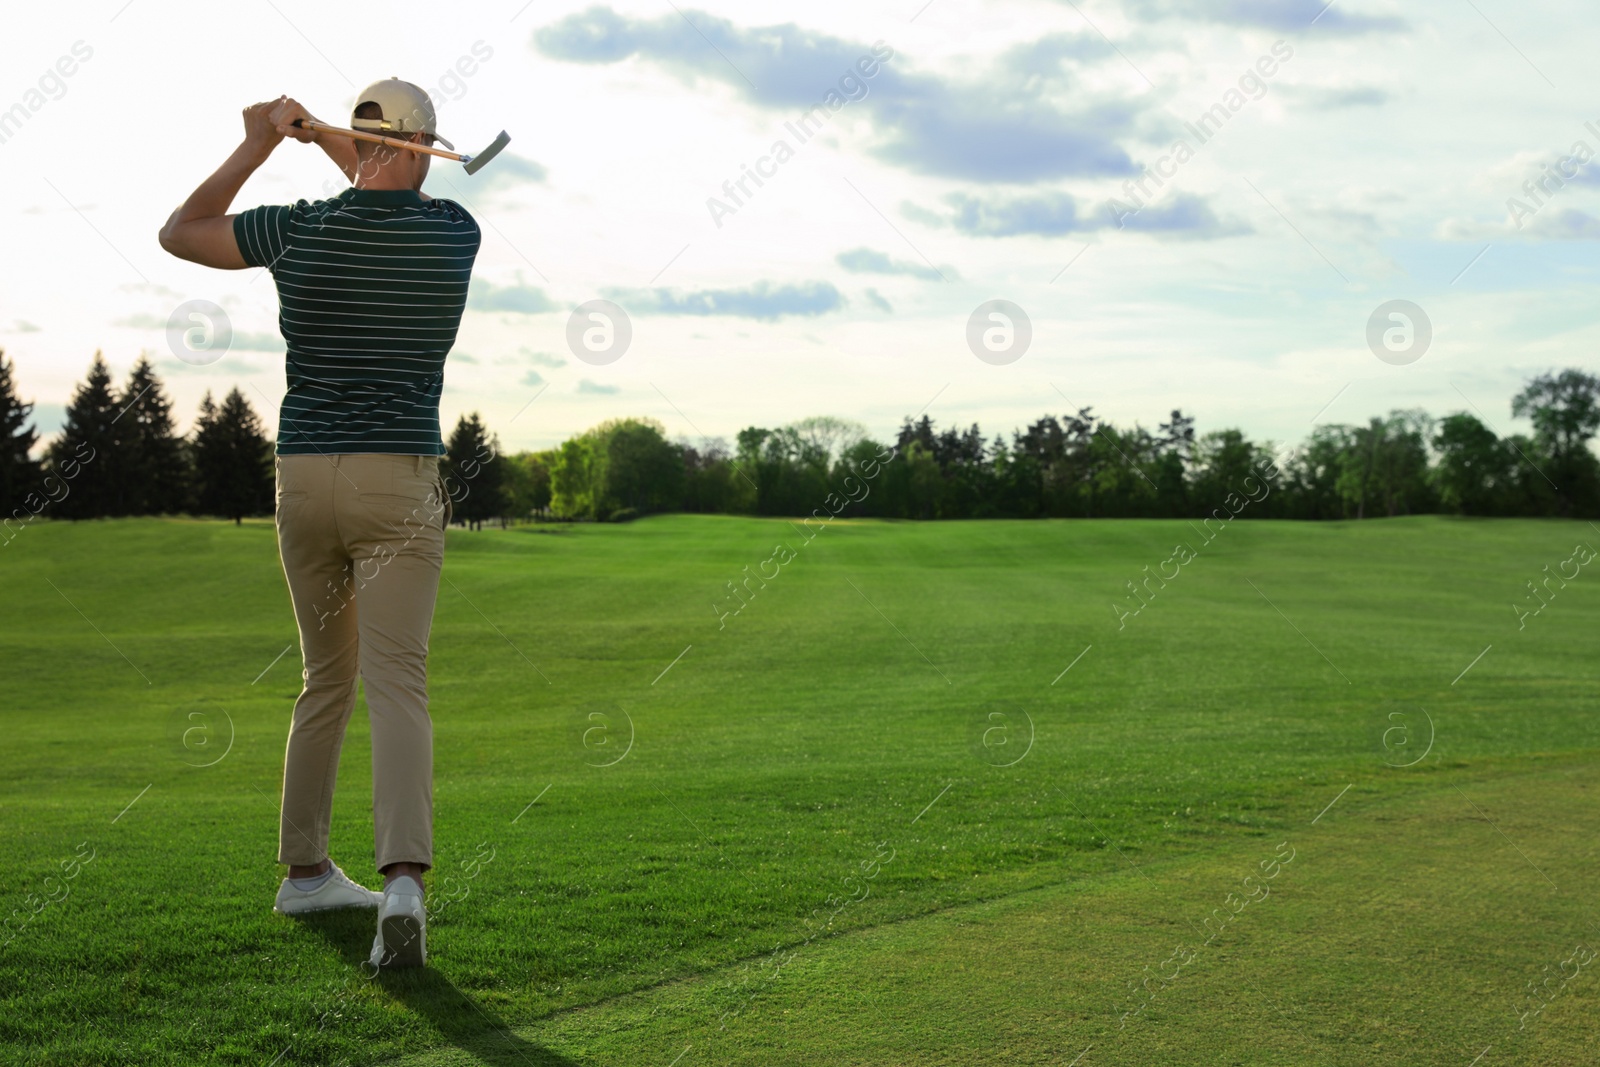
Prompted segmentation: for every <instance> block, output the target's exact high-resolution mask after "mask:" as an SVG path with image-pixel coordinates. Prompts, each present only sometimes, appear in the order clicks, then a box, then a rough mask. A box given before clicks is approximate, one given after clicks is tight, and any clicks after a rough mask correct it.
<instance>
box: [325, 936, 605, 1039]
mask: <svg viewBox="0 0 1600 1067" xmlns="http://www.w3.org/2000/svg"><path fill="white" fill-rule="evenodd" d="M372 916H373V913H372V912H370V911H365V910H351V911H329V912H321V913H317V914H312V915H307V916H303V917H302V918H301V919H300V920H299V921H300V923H301V925H302V926H304V927H305V928H306V929H307V930H312V931H315V932H316V933H318V934H321V935H322V937H323V938H324V939H325V940H326V941H327V942H328V944H329V945H331V946H332V947H333V949H334V950H335V951H336V952H338V953H339V955H340V957H342V958H343V959H344V961H345V962H346V963H347V964H349V965H350V967H351V968H352V969H356V968H359V971H360V973H361V975H362V976H363V977H365V976H367V975H370V974H371V973H372V969H371V967H370V966H368V965H367V956H368V954H369V953H370V952H371V951H372V935H373V931H374V920H373V917H372ZM374 981H376V982H377V983H378V985H379V986H381V987H382V988H383V990H384V991H385V992H387V993H388V994H389V995H390V996H392V997H394V998H395V999H396V1000H398V1001H399V1002H400V1003H402V1004H404V1005H405V1006H406V1007H407V1008H410V1009H411V1010H412V1011H413V1012H415V1013H416V1014H417V1015H419V1016H421V1017H422V1018H424V1019H426V1020H428V1022H430V1023H432V1024H433V1027H434V1029H436V1030H438V1031H439V1035H440V1037H442V1038H443V1039H444V1040H445V1041H446V1042H448V1043H449V1044H451V1045H454V1046H455V1047H456V1048H458V1049H460V1050H461V1051H462V1052H465V1053H466V1054H467V1055H469V1056H471V1057H472V1058H473V1062H475V1063H482V1064H488V1065H489V1067H580V1065H579V1064H578V1062H577V1061H576V1060H572V1059H568V1058H567V1057H565V1056H563V1055H561V1054H559V1053H556V1052H552V1051H551V1050H549V1049H547V1048H543V1047H541V1046H539V1045H535V1044H533V1043H531V1042H528V1041H524V1040H523V1039H522V1038H520V1037H518V1036H517V1035H516V1034H515V1033H513V1032H512V1030H511V1027H510V1026H508V1025H507V1024H506V1023H505V1022H504V1021H503V1020H502V1019H501V1018H500V1017H499V1016H497V1015H495V1014H494V1013H493V1012H492V1011H490V1010H489V1009H487V1008H485V1007H484V1006H483V1005H482V1004H479V1003H478V1002H477V1001H475V1000H473V999H472V998H471V997H469V996H467V994H466V993H463V992H462V991H461V990H460V989H458V988H456V985H455V983H453V982H451V981H450V980H449V979H448V978H446V977H445V976H444V975H443V974H440V973H439V971H437V970H435V969H434V967H433V966H431V965H430V966H427V967H422V968H419V969H416V970H394V971H391V970H383V971H379V972H378V976H377V978H375V979H374Z"/></svg>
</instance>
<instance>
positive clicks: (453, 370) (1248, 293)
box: [0, 0, 1600, 451]
mask: <svg viewBox="0 0 1600 1067" xmlns="http://www.w3.org/2000/svg"><path fill="white" fill-rule="evenodd" d="M9 26H10V28H11V32H9V33H8V34H6V35H5V37H4V39H3V40H0V72H3V73H0V138H3V140H0V203H3V204H4V205H5V208H4V210H5V213H6V230H7V238H8V239H7V241H6V242H5V250H6V252H7V254H6V255H4V256H3V258H0V348H3V349H4V350H5V352H6V354H7V356H8V357H9V358H11V359H12V360H14V362H15V364H16V367H17V377H18V382H19V386H20V389H21V392H22V395H23V398H24V399H25V400H30V401H33V402H34V403H35V404H36V405H37V407H36V412H35V414H36V418H37V422H38V424H39V428H40V430H41V431H42V432H43V433H45V434H47V435H48V434H50V433H52V432H54V431H55V430H56V429H57V428H58V426H59V424H60V421H61V417H62V411H63V408H64V405H65V404H66V402H67V400H68V398H69V397H70V395H71V392H72V389H73V387H74V385H75V384H76V383H77V382H78V381H80V380H81V379H82V378H83V376H84V372H85V371H86V369H87V367H88V365H89V362H90V360H91V358H92V356H93V354H94V352H95V351H96V350H99V351H102V352H103V353H104V355H105V358H106V359H107V361H108V362H109V363H110V365H111V367H112V368H113V372H114V373H115V374H116V376H117V377H118V378H119V380H120V379H121V378H123V377H124V376H125V375H126V373H127V370H128V368H129V367H130V366H131V365H132V364H133V362H134V361H135V360H136V359H137V358H138V357H139V355H140V354H141V353H145V354H147V355H148V356H149V358H150V359H151V360H152V361H153V362H154V364H155V366H156V368H157V370H158V372H159V373H160V374H161V375H162V377H163V379H164V381H165V383H166V385H167V388H168V391H169V393H170V395H171V396H172V398H173V400H174V404H175V411H176V415H177V417H178V419H179V425H180V429H184V430H186V429H187V428H188V427H189V425H190V423H191V420H192V418H193V415H194V413H195V410H196V408H197V407H198V405H199V402H200V398H201V396H202V394H203V393H204V392H205V391H207V390H211V391H213V392H216V393H221V392H225V391H226V390H228V389H229V388H231V387H233V386H235V385H237V386H238V387H239V388H241V389H242V390H243V391H244V392H245V395H246V396H247V397H248V398H249V399H250V400H251V401H252V403H253V404H254V405H255V406H256V408H257V410H258V411H260V412H261V413H262V414H263V416H264V420H265V421H266V423H267V424H268V425H269V427H275V426H276V415H277V410H276V409H277V404H278V401H279V399H280V398H281V396H282V391H283V387H284V375H283V358H284V357H283V344H282V341H281V340H280V339H279V337H278V333H277V312H278V307H277V299H276V294H275V292H274V290H273V287H272V280H271V278H270V276H268V275H266V274H265V273H264V272H262V271H259V270H247V271H238V272H228V271H214V270H208V269H206V268H203V267H198V266H195V265H193V264H188V263H184V262H181V261H179V260H177V259H175V258H173V257H171V256H170V255H168V254H167V253H165V252H164V251H163V250H162V249H161V248H160V246H159V244H158V243H157V240H156V234H157V231H158V230H159V228H160V226H161V224H162V223H163V222H164V221H165V219H166V218H167V216H168V215H169V214H170V212H171V211H172V210H173V209H174V208H175V207H177V205H178V204H179V203H181V202H182V200H183V199H184V197H185V196H187V194H188V193H189V192H190V191H191V190H192V189H193V188H194V187H195V186H196V185H198V184H199V183H200V181H202V180H203V179H204V178H205V177H206V176H207V175H208V174H209V173H210V172H211V171H212V170H213V169H214V168H215V167H216V166H217V165H218V164H220V163H221V162H222V160H223V159H225V158H226V157H227V156H228V154H229V153H230V152H231V151H232V150H233V148H234V147H235V146H236V145H237V144H238V142H239V140H240V139H241V137H242V124H241V120H240V111H241V110H242V109H243V108H244V107H245V106H247V105H249V104H251V103H254V102H256V101H260V100H266V99H272V98H276V97H277V96H279V95H281V94H288V95H290V96H292V97H294V98H295V99H297V100H299V101H301V102H302V103H304V104H305V105H306V106H307V107H308V108H309V109H310V110H311V111H312V112H313V113H314V114H316V115H317V116H318V117H319V118H321V119H323V120H324V121H327V122H330V123H336V124H340V125H343V124H347V121H348V118H349V111H350V108H351V106H352V104H353V103H354V94H355V93H356V92H357V90H358V89H359V88H360V87H361V86H364V85H366V84H367V83H369V82H371V81H373V80H376V79H378V78H383V77H391V76H394V77H401V78H405V79H407V80H409V81H413V82H416V83H417V84H419V85H422V86H423V87H425V88H427V89H428V90H429V91H430V93H431V94H432V95H433V97H434V99H435V101H436V103H437V104H438V107H439V123H440V132H441V133H443V134H444V135H445V136H446V137H448V138H450V139H451V140H452V141H453V142H455V144H456V147H457V148H458V149H460V150H462V151H467V152H472V151H476V150H478V149H479V148H481V147H483V146H485V145H487V144H488V143H489V142H490V141H491V140H492V139H493V138H494V136H495V135H496V134H497V133H498V132H499V131H500V130H502V129H504V130H506V131H508V132H509V133H510V135H511V138H512V141H511V145H510V147H509V148H508V149H506V151H505V152H504V153H503V154H502V155H501V156H500V157H499V158H498V159H496V160H495V161H494V162H492V163H491V164H489V166H487V167H485V168H484V169H483V170H482V171H480V172H479V173H478V174H476V175H472V176H468V175H465V174H464V173H463V172H462V170H461V168H460V166H459V165H457V164H454V163H449V162H445V161H435V164H434V166H433V169H432V172H431V175H430V178H429V181H428V184H427V186H426V187H425V189H426V191H427V192H428V193H430V194H431V195H434V196H445V197H449V198H451V199H455V200H458V201H459V202H461V203H462V204H464V205H465V206H466V207H467V208H468V210H469V211H470V212H471V213H472V214H473V215H474V216H475V217H476V218H477V219H478V220H479V222H480V224H481V226H482V228H483V231H484V241H483V246H482V250H481V252H480V254H479V257H478V260H477V265H476V270H475V274H474V283H473V289H472V292H471V296H470V298H469V306H468V310H467V312H466V315H465V317H464V319H463V321H462V325H461V330H460V335H459V338H458V341H457V344H456V347H455V349H454V351H453V352H452V354H451V356H450V360H449V362H448V365H447V370H446V379H445V389H444V396H443V401H442V405H441V416H442V419H443V421H444V422H445V424H446V426H448V425H450V424H451V423H453V422H454V421H455V419H456V417H457V416H458V415H460V414H462V413H465V412H470V411H477V412H480V413H481V414H482V415H483V417H484V418H485V420H486V421H487V422H488V424H489V426H490V428H491V429H492V430H494V431H495V432H497V433H498V434H499V436H500V439H501V442H502V444H503V446H504V447H505V448H507V449H508V450H512V451H515V450H519V449H524V448H545V447H550V446H552V445H554V444H557V443H559V442H560V441H561V440H563V439H565V438H566V437H569V436H571V435H572V434H574V433H578V432H581V431H582V430H584V429H586V428H587V427H589V426H592V425H594V424H596V423H598V422H600V421H602V420H604V419H607V418H612V417H620V416H644V417H650V418H654V419H657V420H659V421H660V422H661V423H662V424H663V425H664V426H665V428H666V429H667V431H668V433H669V435H671V436H673V437H685V438H689V439H691V440H696V439H699V438H701V437H723V438H725V439H730V440H731V439H732V438H733V436H734V435H735V434H737V432H738V431H739V430H740V429H741V428H743V427H745V426H750V425H761V426H776V425H781V424H784V423H788V422H793V421H795V420H798V419H801V418H804V417H807V416H812V415H833V416H837V417H841V418H846V419H852V420H855V421H858V422H860V423H862V424H863V425H864V426H865V427H866V428H867V429H868V431H869V432H871V433H873V434H874V435H876V436H879V437H884V436H891V435H892V434H893V431H894V429H895V427H896V426H897V425H898V424H899V423H900V421H901V419H903V418H904V417H907V416H916V415H920V414H924V413H925V414H927V415H929V416H930V417H932V418H933V419H934V420H935V422H936V423H937V424H939V425H951V424H955V425H959V426H965V425H967V424H969V423H972V422H977V423H979V424H980V425H981V426H982V427H983V430H984V432H985V433H986V434H987V435H989V436H991V437H992V436H993V435H994V434H995V433H997V432H1004V433H1007V434H1009V433H1010V432H1011V431H1012V430H1013V429H1016V428H1018V427H1021V426H1024V425H1026V423H1028V422H1030V421H1032V420H1033V419H1035V418H1037V417H1039V416H1040V415H1042V414H1045V413H1054V414H1061V413H1063V412H1067V411H1075V410H1077V409H1078V408H1081V407H1092V408H1093V410H1094V412H1095V413H1096V414H1097V415H1099V416H1101V417H1103V418H1107V419H1110V420H1112V421H1113V422H1116V423H1117V424H1119V425H1124V426H1127V425H1131V424H1133V423H1135V422H1137V423H1140V424H1142V425H1144V426H1146V427H1147V428H1150V429H1152V430H1153V429H1154V428H1155V427H1156V425H1157V424H1158V423H1160V422H1162V421H1164V420H1165V419H1166V418H1167V416H1168V415H1169V413H1170V412H1171V411H1172V410H1173V409H1174V408H1181V409H1182V410H1184V411H1185V412H1186V413H1188V414H1190V415H1193V416H1195V417H1196V418H1197V420H1198V429H1199V430H1200V431H1201V432H1205V431H1208V430H1217V429H1222V428H1225V427H1239V428H1241V429H1243V430H1245V431H1246V432H1247V433H1248V434H1249V435H1251V436H1252V437H1255V438H1258V439H1269V440H1274V441H1278V442H1280V443H1290V442H1294V441H1297V440H1299V439H1301V438H1303V437H1304V436H1305V435H1306V434H1307V433H1309V432H1310V430H1311V429H1312V428H1313V426H1315V425H1321V424H1326V423H1330V422H1364V421H1365V420H1366V419H1367V418H1369V417H1371V416H1374V415H1381V414H1384V413H1386V412H1388V411H1389V410H1391V409H1395V408H1409V407H1422V408H1425V409H1427V410H1428V411H1430V412H1432V413H1433V414H1435V415H1443V414H1445V413H1448V412H1451V411H1471V412H1474V413H1476V414H1478V415H1479V416H1480V417H1481V418H1483V419H1484V421H1485V422H1487V423H1488V424H1489V425H1490V426H1492V427H1494V428H1495V429H1496V430H1497V431H1499V432H1501V433H1509V432H1513V431H1524V432H1525V431H1526V429H1527V426H1526V424H1525V423H1519V422H1518V421H1517V420H1513V419H1512V418H1511V414H1510V398H1511V397H1512V396H1513V395H1514V394H1515V393H1516V391H1517V390H1518V389H1519V388H1520V386H1521V384H1522V382H1523V381H1524V380H1525V379H1526V378H1528V377H1530V376H1532V375H1534V374H1538V373H1541V372H1544V371H1548V370H1553V369H1559V368H1563V367H1580V368H1583V369H1586V370H1590V371H1594V370H1597V369H1600V366H1597V362H1600V361H1597V359H1596V356H1595V351H1596V340H1597V325H1596V316H1595V292H1596V290H1595V282H1596V280H1597V274H1600V255H1597V251H1600V163H1594V164H1589V163H1588V162H1587V161H1588V160H1589V159H1590V158H1591V157H1593V156H1594V154H1595V153H1596V152H1600V94H1597V93H1596V92H1595V91H1594V88H1595V85H1594V83H1595V81H1596V80H1597V77H1596V73H1595V71H1596V64H1594V62H1593V61H1592V59H1591V57H1590V55H1589V54H1588V53H1589V52H1590V51H1591V50H1592V49H1591V46H1592V45H1593V43H1594V40H1595V37H1596V32H1597V31H1600V15H1597V14H1596V11H1595V9H1594V8H1593V7H1592V5H1585V4H1581V3H1579V2H1578V0H1549V2H1538V0H1536V2H1535V3H1532V4H1515V3H1511V2H1509V0H1450V2H1437V3H1408V4H1401V3H1398V2H1393V0H1335V2H1334V3H1333V4H1331V5H1327V6H1324V2H1323V0H1183V2H1180V0H1120V2H1117V3H1111V2H1106V0H1015V2H1009V0H1008V2H990V3H985V2H979V0H904V2H901V0H894V2H886V3H873V2H861V0H856V2H851V3H839V2H833V0H812V2H809V3H806V4H784V5H779V4H773V3H758V2H746V3H742V4H705V5H699V4H696V5H692V6H691V5H686V4H684V3H682V2H681V0H677V2H676V3H675V2H661V0H643V2H640V3H609V4H589V3H559V2H554V0H533V2H528V0H507V2H499V0H496V2H484V3H477V2H474V3H470V4H456V5H447V6H443V7H441V6H437V5H422V4H415V3H391V4H384V5H381V6H375V5H372V4H370V3H365V4H343V3H328V2H321V3H310V2H305V0H241V2H240V3H236V4H229V5H218V4H199V3H194V4H185V3H171V2H163V0H131V2H129V0H107V2H99V0H96V2H93V3H79V4H62V5H53V6H45V5H33V6H30V7H28V8H26V9H24V10H22V11H18V12H13V13H12V15H11V16H10V20H9ZM69 72H70V73H69ZM8 116H9V118H8ZM1207 116H1209V118H1207ZM1588 124H1592V125H1588ZM752 172H755V173H756V175H757V178H759V184H758V181H757V178H751V177H749V175H750V174H751V173H752ZM741 180H742V182H743V187H742V189H741V187H740V182H741ZM1541 182H1542V183H1543V184H1542V185H1540V184H1536V183H1541ZM345 185H346V183H345V182H344V180H343V179H342V176H340V175H339V174H338V173H337V171H336V170H335V169H334V168H333V166H332V164H331V163H329V162H328V160H327V159H326V157H324V156H323V155H322V153H321V152H320V151H319V150H318V149H317V148H316V147H314V146H309V145H301V144H298V143H292V142H285V143H284V144H283V145H281V146H280V147H279V148H278V150H277V151H276V152H275V153H274V155H273V156H272V158H271V159H270V160H269V161H268V162H267V163H266V164H265V165H264V166H263V167H262V168H261V169H260V170H259V171H257V172H256V174H255V175H254V176H253V177H252V178H251V179H250V181H249V182H248V183H247V184H246V185H245V186H244V189H243V190H242V191H241V193H240V196H239V198H238V200H237V201H236V202H235V209H236V210H242V209H244V208H247V207H253V206H255V205H257V204H262V203H291V202H293V201H295V200H298V199H307V200H315V199H318V198H321V197H326V196H328V195H332V194H334V193H337V192H339V191H340V190H342V189H343V188H345ZM595 300H604V301H609V302H611V304H612V305H615V306H616V307H620V308H621V309H622V312H623V313H624V314H625V315H626V327H625V328H624V329H620V330H619V329H617V328H615V327H616V324H615V323H613V328H611V329H610V331H609V335H610V336H611V337H612V338H613V343H614V340H615V338H617V337H620V336H622V334H623V333H629V334H631V339H630V340H629V342H628V344H627V347H626V348H625V349H622V350H620V354H617V352H618V351H619V350H617V349H615V348H613V349H612V350H611V351H609V352H606V353H603V354H602V355H597V354H596V353H595V352H593V351H591V350H590V349H589V348H586V347H585V345H584V341H583V337H584V331H585V330H586V329H589V330H592V329H594V328H600V327H604V326H605V321H604V320H603V319H593V318H588V317H585V312H582V311H579V310H578V309H580V306H582V305H587V304H588V303H589V302H590V301H595ZM189 301H208V302H210V303H211V304H214V305H216V306H218V307H220V308H221V309H223V311H224V312H225V314H226V316H227V319H228V322H229V323H230V324H231V330H232V340H231V342H230V345H229V347H228V350H227V351H226V352H225V353H223V354H222V355H221V357H220V358H216V359H215V360H214V361H213V362H210V363H207V364H205V365H203V366H197V365H193V364H192V363H190V362H186V361H184V360H181V359H179V358H178V357H177V355H176V354H175V352H174V350H173V348H172V347H171V345H170V344H169V341H168V331H167V329H166V327H167V323H168V321H169V318H170V317H171V316H172V315H173V313H174V311H175V309H177V308H179V307H180V305H184V304H186V303H187V302H189ZM997 301H998V302H1002V303H999V304H996V303H994V302H997ZM1395 301H1404V302H1407V303H1405V304H1401V305H1395V304H1393V303H1392V302H1395ZM1394 307H1398V308H1400V311H1399V312H1398V315H1399V317H1396V318H1391V317H1389V315H1390V309H1391V308H1394ZM991 309H997V310H994V311H992V312H991ZM991 314H993V315H995V316H998V317H991ZM575 315H576V316H578V317H577V318H576V319H575ZM613 318H614V316H613ZM1374 322H1376V325H1374ZM605 335H606V331H605V330H604V329H602V330H601V332H599V333H594V332H591V333H590V334H589V337H590V339H591V341H595V340H600V339H602V338H603V337H604V336H605ZM1024 340H1025V341H1026V346H1025V347H1023V341H1024ZM1423 340H1426V345H1425V346H1424V345H1423V344H1422V343H1421V342H1422V341H1423ZM580 357H582V358H580ZM191 358H193V357H192V356H191Z"/></svg>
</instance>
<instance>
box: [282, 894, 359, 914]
mask: <svg viewBox="0 0 1600 1067" xmlns="http://www.w3.org/2000/svg"><path fill="white" fill-rule="evenodd" d="M382 904H383V898H382V897H379V898H377V899H376V900H369V901H367V903H365V904H328V905H324V906H323V907H320V908H280V907H278V906H277V905H276V904H274V905H273V906H272V910H273V911H275V912H277V913H278V914H279V915H316V914H318V913H320V912H324V911H349V910H350V909H351V908H363V909H365V908H372V909H377V908H379V907H381V906H382Z"/></svg>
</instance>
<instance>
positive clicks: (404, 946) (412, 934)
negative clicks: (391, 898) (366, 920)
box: [382, 915, 427, 967]
mask: <svg viewBox="0 0 1600 1067" xmlns="http://www.w3.org/2000/svg"><path fill="white" fill-rule="evenodd" d="M382 934H383V966H385V967H421V966H422V965H423V962H424V960H425V959H426V956H427V953H426V951H425V949H424V946H423V929H422V924H421V923H419V922H418V921H417V920H416V919H414V918H412V917H411V916H409V915H391V916H389V917H388V918H386V919H384V920H383V927H382Z"/></svg>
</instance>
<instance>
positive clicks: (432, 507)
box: [277, 454, 449, 869]
mask: <svg viewBox="0 0 1600 1067" xmlns="http://www.w3.org/2000/svg"><path fill="white" fill-rule="evenodd" d="M277 469H278V506H277V526H278V551H279V555H280V556H281V557H282V558H283V573H284V577H286V578H287V579H288V582H289V595H290V597H291V599H292V600H293V601H294V615H295V621H296V622H297V623H298V624H299V627H300V652H301V655H302V656H303V657H304V659H305V688H304V689H303V690H302V691H301V693H300V697H299V699H298V700H296V701H295V705H294V722H293V725H292V726H290V728H289V745H288V751H287V753H286V754H285V756H284V766H283V820H282V822H281V824H280V825H279V831H278V862H279V863H290V864H298V865H305V866H310V865H312V864H316V863H320V862H322V859H323V858H324V857H325V856H327V854H328V826H329V821H330V817H331V813H332V808H333V786H334V780H335V778H336V777H337V776H338V772H339V749H340V747H341V745H342V744H343V743H344V732H345V725H346V724H347V723H348V722H349V720H350V712H351V711H352V710H353V709H354V708H355V702H356V675H357V673H359V674H360V676H361V679H362V681H363V683H364V684H365V688H366V694H367V707H368V717H369V719H370V721H371V723H372V816H373V823H374V830H375V835H374V836H375V838H376V841H375V845H376V855H377V861H378V867H379V869H382V868H384V867H386V866H388V865H389V864H391V863H420V864H422V865H423V866H424V867H427V866H431V865H432V863H433V723H432V720H430V719H429V718H428V631H429V629H430V628H431V627H432V625H433V606H434V600H435V599H436V597H437V595H438V592H439V568H440V565H441V564H442V563H443V562H444V527H445V526H446V525H447V524H448V521H449V501H448V499H447V496H446V494H445V493H444V490H443V487H442V486H441V484H440V481H439V461H438V459H436V458H435V457H432V456H403V455H388V454H374V455H368V454H343V455H330V456H279V457H278V461H277Z"/></svg>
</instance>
